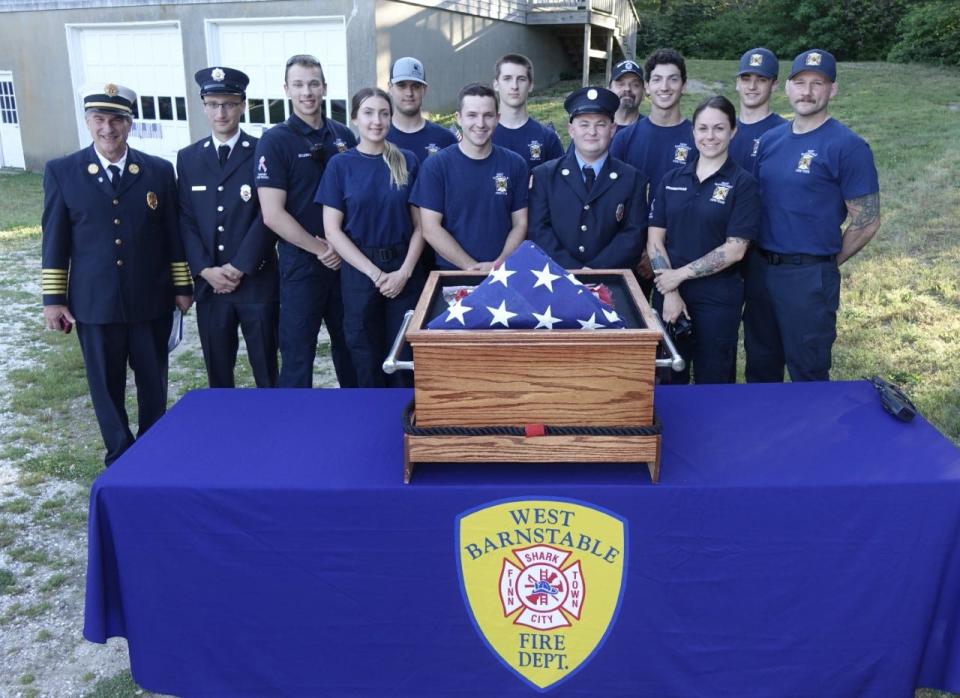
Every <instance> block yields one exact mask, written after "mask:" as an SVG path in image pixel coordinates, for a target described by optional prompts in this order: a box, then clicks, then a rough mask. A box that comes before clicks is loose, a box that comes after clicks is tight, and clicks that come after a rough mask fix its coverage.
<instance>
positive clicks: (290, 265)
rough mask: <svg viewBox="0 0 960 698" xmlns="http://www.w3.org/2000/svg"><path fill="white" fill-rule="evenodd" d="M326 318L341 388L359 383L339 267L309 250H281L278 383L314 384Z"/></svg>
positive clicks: (281, 385)
mask: <svg viewBox="0 0 960 698" xmlns="http://www.w3.org/2000/svg"><path fill="white" fill-rule="evenodd" d="M323 323H326V325H327V333H328V334H329V335H330V356H331V358H332V359H333V368H334V370H335V371H336V373H337V382H338V383H340V387H341V388H356V387H357V375H356V372H355V371H354V368H353V364H352V363H351V361H350V354H349V352H348V350H347V344H346V340H345V338H344V334H343V299H342V297H341V294H340V272H339V271H333V270H332V269H328V268H327V267H325V266H323V265H320V264H317V263H316V259H315V258H314V257H313V256H311V255H309V254H306V253H298V252H294V253H289V252H286V251H284V250H281V253H280V360H281V363H280V387H281V388H312V387H313V360H314V359H315V358H316V356H317V334H318V333H319V332H320V326H321V324H323Z"/></svg>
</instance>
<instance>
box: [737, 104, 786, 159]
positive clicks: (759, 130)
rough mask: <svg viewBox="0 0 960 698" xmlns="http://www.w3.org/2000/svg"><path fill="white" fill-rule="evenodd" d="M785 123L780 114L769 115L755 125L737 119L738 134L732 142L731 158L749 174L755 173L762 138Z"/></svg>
mask: <svg viewBox="0 0 960 698" xmlns="http://www.w3.org/2000/svg"><path fill="white" fill-rule="evenodd" d="M785 121H786V119H784V118H783V117H782V116H780V115H779V114H767V115H766V116H765V117H764V118H762V119H761V120H760V121H757V122H756V123H753V124H745V123H743V122H742V121H740V120H739V119H737V132H736V133H735V134H733V140H731V141H730V151H729V152H730V157H732V158H733V161H734V162H736V163H737V164H738V165H740V167H742V168H743V169H745V170H746V171H747V172H753V163H754V160H755V159H756V157H757V148H759V147H760V136H762V135H763V134H765V133H766V132H767V131H769V130H770V129H772V128H776V127H777V126H779V125H780V124H782V123H784V122H785Z"/></svg>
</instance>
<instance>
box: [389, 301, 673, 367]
mask: <svg viewBox="0 0 960 698" xmlns="http://www.w3.org/2000/svg"><path fill="white" fill-rule="evenodd" d="M650 311H651V312H652V313H653V318H654V320H656V321H657V327H656V329H658V330H660V334H661V335H662V336H663V343H664V344H666V345H667V351H669V352H670V358H669V359H657V360H656V361H655V362H654V363H655V364H656V366H657V368H672V369H673V370H674V371H677V372H680V371H682V370H683V369H684V368H685V367H686V365H687V362H686V361H684V360H683V357H682V356H680V352H679V351H677V347H676V346H675V345H674V343H673V340H672V339H670V335H669V334H667V328H666V327H664V326H663V322H662V321H661V320H660V314H659V313H658V312H657V311H656V310H654V309H653V308H651V309H650ZM384 370H386V368H384Z"/></svg>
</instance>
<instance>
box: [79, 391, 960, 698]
mask: <svg viewBox="0 0 960 698" xmlns="http://www.w3.org/2000/svg"><path fill="white" fill-rule="evenodd" d="M411 397H412V392H411V391H406V390H380V391H373V390H289V391H285V390H272V391H269V390H262V391H254V390H207V391H199V392H193V393H189V394H188V395H186V396H184V398H183V399H182V400H180V402H178V403H177V404H176V405H175V406H174V408H173V409H172V410H171V411H170V412H169V413H168V414H167V415H166V416H165V417H164V418H163V419H162V420H161V421H160V422H159V423H158V424H157V425H156V426H154V427H153V429H152V430H151V431H150V432H149V433H148V434H147V435H146V436H145V437H144V438H143V439H141V440H139V441H138V442H137V443H136V444H135V445H134V446H133V448H131V449H130V451H128V452H127V454H125V455H124V457H123V458H122V459H120V460H119V461H118V462H117V463H116V464H114V465H113V466H112V467H111V468H110V469H109V470H107V471H106V472H105V473H104V474H103V475H102V476H101V477H100V478H99V479H98V480H97V481H96V483H95V484H94V487H93V490H92V492H91V496H90V520H89V562H88V569H87V598H86V618H85V627H84V635H85V637H86V638H87V639H88V640H92V641H94V642H103V641H105V640H106V638H108V637H112V636H125V637H126V638H127V639H128V641H129V648H130V659H131V665H132V671H133V676H134V678H135V679H136V681H137V682H138V683H139V684H140V685H141V686H143V687H144V688H147V689H149V690H152V691H157V692H163V693H172V694H177V695H185V696H198V695H221V696H247V695H249V696H268V695H269V696H274V695H295V696H378V697H379V696H388V695H389V696H417V697H418V698H419V697H421V696H428V695H436V696H512V695H520V696H522V695H535V694H536V691H535V690H534V688H532V687H531V685H530V684H528V683H525V682H524V681H523V680H520V679H519V678H518V676H517V675H515V674H514V673H512V672H511V671H509V670H508V669H507V668H505V666H504V665H503V664H502V663H501V662H500V660H499V659H498V658H497V657H496V656H494V654H493V653H492V652H491V651H490V649H488V647H487V646H486V645H485V643H484V641H483V639H482V638H481V637H480V635H479V634H478V632H477V631H476V630H475V629H474V626H473V623H472V621H471V616H470V613H469V612H468V610H467V607H466V604H465V600H464V596H463V595H462V593H461V589H460V583H459V579H458V571H457V565H458V562H457V560H458V556H459V551H458V550H457V548H456V536H455V522H456V520H457V517H458V516H459V515H460V514H462V513H464V512H466V511H468V510H471V509H473V508H475V507H478V506H481V505H484V504H487V503H490V502H494V501H497V500H502V499H508V498H530V499H537V498H539V499H572V500H576V501H580V502H586V503H589V504H591V505H595V506H597V507H602V508H604V509H607V510H609V511H612V512H615V513H617V514H619V515H620V516H621V517H623V519H625V520H626V521H627V524H628V527H629V537H628V544H627V545H628V550H627V551H626V555H625V559H626V560H627V568H626V570H625V587H624V591H623V596H622V603H621V604H620V609H619V614H618V616H617V617H616V618H615V620H614V621H613V624H612V627H611V628H610V631H609V634H608V636H607V637H606V641H605V642H604V643H603V645H602V646H601V647H600V649H599V650H598V651H597V652H596V654H595V655H594V656H593V657H592V659H590V660H589V661H588V662H586V663H585V664H584V665H583V666H582V668H581V669H580V670H579V671H578V672H577V673H575V674H573V675H572V676H570V677H569V678H568V679H567V680H566V681H564V682H563V683H560V684H558V685H556V686H555V687H554V688H552V690H551V691H550V692H551V694H552V695H557V696H600V695H603V696H614V695H617V696H621V695H622V696H633V697H636V696H651V697H656V698H667V697H669V696H678V697H679V696H683V697H684V698H689V697H691V696H738V697H739V698H743V697H746V696H762V697H764V698H768V697H770V696H792V697H798V696H810V697H811V698H812V697H816V698H823V697H825V696H851V697H853V696H857V697H861V696H882V697H883V698H888V697H892V696H910V695H912V693H911V692H912V690H913V688H914V687H916V686H926V687H936V688H942V689H946V690H953V691H960V636H958V630H960V451H958V450H957V449H956V448H955V447H954V446H953V445H952V444H951V443H950V442H949V441H948V440H946V439H945V438H944V437H943V436H941V435H940V434H939V433H938V432H937V431H936V430H935V429H934V428H933V427H931V426H930V425H929V424H928V423H927V422H925V421H924V420H923V419H921V418H918V419H917V420H915V421H914V422H913V423H910V424H901V423H899V422H897V421H896V420H894V419H893V418H892V417H890V416H889V415H887V414H886V413H884V412H883V410H882V408H881V406H880V402H879V399H878V397H877V395H876V393H875V391H874V390H873V388H872V387H871V386H870V385H869V384H868V383H865V382H856V383H819V384H818V383H806V384H787V385H735V386H697V387H665V388H658V389H657V393H656V404H657V409H658V412H659V414H660V417H661V420H662V422H663V459H662V480H661V482H660V484H658V485H655V486H654V485H651V483H650V481H649V477H648V476H647V474H646V470H645V468H644V467H643V466H642V465H600V466H597V465H553V464H541V465H528V466H507V465H469V466H468V465H447V466H443V465H430V466H427V465H420V466H418V468H417V470H416V472H415V474H414V481H413V483H412V484H411V485H406V486H405V485H403V484H402V470H403V468H402V462H403V454H402V432H401V428H400V413H401V409H402V407H403V406H404V404H405V403H406V402H407V401H408V400H410V398H411Z"/></svg>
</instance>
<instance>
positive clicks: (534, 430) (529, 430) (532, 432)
mask: <svg viewBox="0 0 960 698" xmlns="http://www.w3.org/2000/svg"><path fill="white" fill-rule="evenodd" d="M523 430H524V432H526V433H525V435H526V437H527V438H530V437H531V436H543V435H544V434H546V433H547V428H546V427H545V426H544V425H543V424H525V425H524V426H523Z"/></svg>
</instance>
